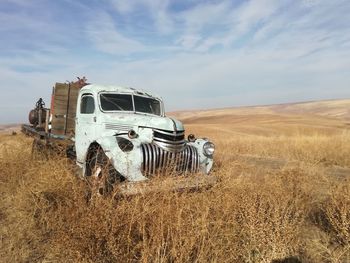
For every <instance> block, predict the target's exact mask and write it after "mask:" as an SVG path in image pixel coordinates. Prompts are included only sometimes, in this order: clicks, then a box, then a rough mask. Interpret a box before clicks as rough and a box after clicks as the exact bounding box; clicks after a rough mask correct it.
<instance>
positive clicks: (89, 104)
mask: <svg viewBox="0 0 350 263" xmlns="http://www.w3.org/2000/svg"><path fill="white" fill-rule="evenodd" d="M79 103H80V105H79ZM95 105H96V103H95V99H94V96H93V95H92V94H90V93H84V94H82V95H81V97H80V98H79V100H78V105H77V115H76V120H75V125H76V126H75V149H76V154H77V161H78V162H79V163H83V162H84V161H85V156H86V154H87V150H88V148H89V146H90V144H91V143H92V142H93V141H94V140H95V138H96V136H95V132H96V129H95V128H96V127H95V126H96V106H95Z"/></svg>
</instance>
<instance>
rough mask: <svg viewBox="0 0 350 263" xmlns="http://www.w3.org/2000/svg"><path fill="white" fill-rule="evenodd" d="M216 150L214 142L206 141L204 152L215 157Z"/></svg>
mask: <svg viewBox="0 0 350 263" xmlns="http://www.w3.org/2000/svg"><path fill="white" fill-rule="evenodd" d="M214 152H215V145H214V143H212V142H206V143H204V145H203V153H204V155H205V156H207V157H213V154H214Z"/></svg>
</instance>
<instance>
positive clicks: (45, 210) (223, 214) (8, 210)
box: [0, 122, 350, 263]
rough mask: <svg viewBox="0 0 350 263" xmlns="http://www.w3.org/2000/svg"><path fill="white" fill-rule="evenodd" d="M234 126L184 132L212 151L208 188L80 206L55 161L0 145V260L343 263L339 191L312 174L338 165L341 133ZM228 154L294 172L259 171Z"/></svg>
mask: <svg viewBox="0 0 350 263" xmlns="http://www.w3.org/2000/svg"><path fill="white" fill-rule="evenodd" d="M209 123H210V122H209ZM208 127H209V128H208ZM237 127H238V126H237V125H234V124H232V123H227V124H222V125H220V127H219V128H217V129H214V126H213V125H209V124H207V123H205V122H203V123H197V124H193V125H189V127H188V128H189V131H192V132H195V133H196V134H199V135H202V136H203V135H204V136H208V137H211V138H213V139H214V141H215V142H216V144H217V154H216V165H215V168H214V174H216V175H217V176H218V177H219V178H220V182H219V183H218V184H217V185H216V186H214V187H213V188H212V189H210V190H207V191H201V192H195V193H186V192H185V193H177V192H174V193H173V192H171V193H169V192H167V193H152V194H147V195H140V196H135V197H132V198H130V197H129V198H119V199H117V200H112V199H111V198H107V199H101V198H96V199H93V200H92V201H90V202H87V201H86V198H85V194H86V185H85V183H84V182H83V181H81V180H80V179H78V178H77V177H75V175H74V172H73V166H72V165H71V164H70V163H69V162H67V161H66V160H65V159H62V158H51V159H50V160H48V161H40V160H32V159H31V155H30V148H31V139H29V138H25V137H23V136H21V135H17V136H7V135H0V147H1V148H0V149H1V150H0V167H1V168H2V169H1V170H0V193H1V197H2V201H1V203H0V222H1V227H0V235H1V239H0V242H1V243H0V245H1V250H0V261H3V262H140V261H141V262H281V261H278V260H283V259H286V258H290V259H291V258H294V259H295V260H297V259H298V260H300V261H301V262H315V263H316V262H350V212H349V211H350V202H349V200H350V181H349V180H348V179H346V178H345V179H344V178H334V177H329V176H327V175H326V174H325V173H324V172H323V167H328V166H332V165H338V166H343V167H350V158H349V156H350V133H349V132H348V131H346V128H344V127H341V128H335V129H332V130H331V131H329V129H328V128H326V129H324V128H319V127H314V130H312V127H309V129H308V130H301V129H295V130H291V129H289V130H288V131H286V132H283V131H285V126H284V125H279V124H276V125H275V126H274V127H273V129H272V130H269V132H268V133H264V132H262V133H259V129H261V126H259V125H257V126H255V127H254V126H251V130H250V131H249V132H247V133H246V134H244V133H242V131H240V132H237V129H238V128H237ZM240 129H241V127H240ZM262 134H263V135H262ZM273 134H274V135H273ZM240 154H250V155H259V156H269V157H278V158H284V159H287V160H297V161H300V163H299V164H298V165H295V166H288V167H284V168H281V169H269V167H268V166H267V167H266V169H261V167H256V166H254V165H251V164H247V163H245V162H241V161H239V160H238V159H237V158H236V157H237V156H238V155H240Z"/></svg>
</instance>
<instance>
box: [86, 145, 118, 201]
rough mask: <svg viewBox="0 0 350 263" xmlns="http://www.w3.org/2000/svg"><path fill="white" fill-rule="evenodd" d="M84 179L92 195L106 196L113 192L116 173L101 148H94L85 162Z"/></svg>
mask: <svg viewBox="0 0 350 263" xmlns="http://www.w3.org/2000/svg"><path fill="white" fill-rule="evenodd" d="M86 177H87V180H88V183H89V186H90V189H91V194H92V195H95V194H97V195H100V196H108V195H109V194H111V193H112V192H113V185H114V184H115V183H116V181H117V177H116V171H115V169H114V167H113V165H112V164H111V163H110V160H109V158H108V157H107V156H106V154H105V153H104V151H103V149H102V148H101V146H96V147H95V149H94V150H93V153H92V154H91V156H90V158H88V160H87V164H86Z"/></svg>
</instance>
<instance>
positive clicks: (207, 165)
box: [188, 139, 213, 174]
mask: <svg viewBox="0 0 350 263" xmlns="http://www.w3.org/2000/svg"><path fill="white" fill-rule="evenodd" d="M206 142H208V140H206V139H196V140H195V141H194V142H188V144H189V145H192V146H194V147H196V148H197V151H198V154H199V167H200V169H201V171H202V172H203V173H205V174H209V172H210V170H211V168H212V167H213V158H211V157H207V156H205V154H204V152H203V145H204V144H205V143H206Z"/></svg>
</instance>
